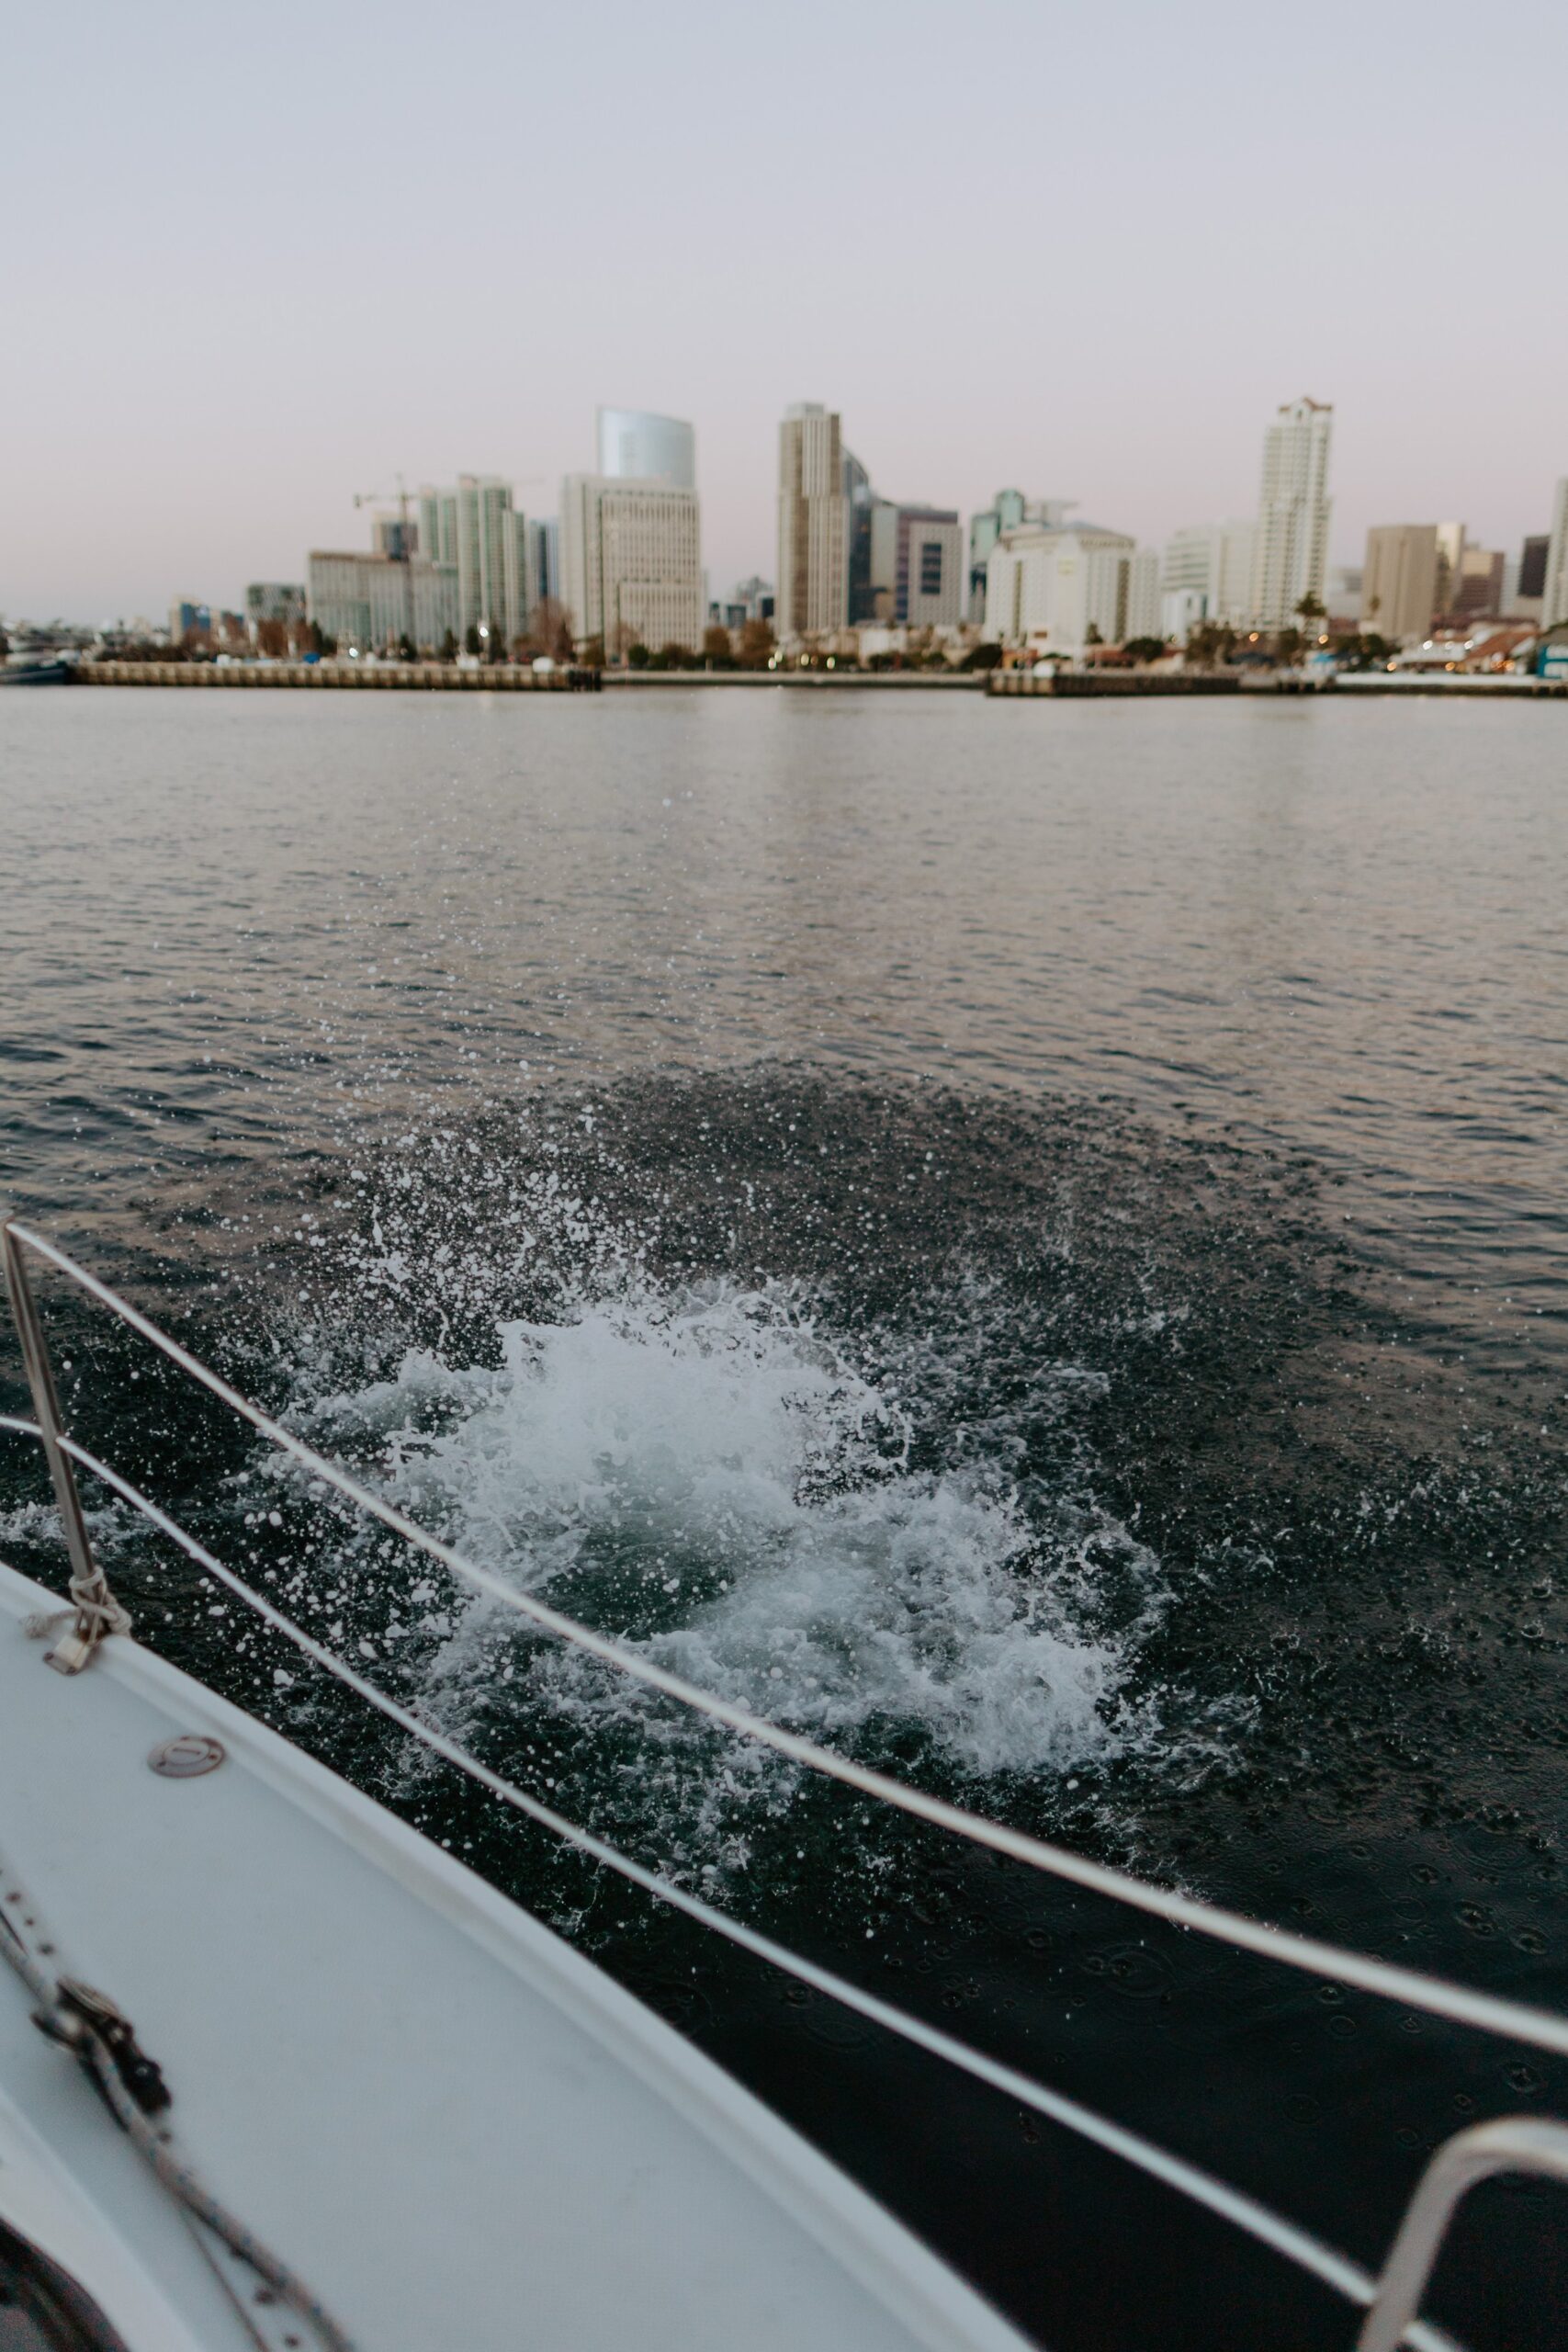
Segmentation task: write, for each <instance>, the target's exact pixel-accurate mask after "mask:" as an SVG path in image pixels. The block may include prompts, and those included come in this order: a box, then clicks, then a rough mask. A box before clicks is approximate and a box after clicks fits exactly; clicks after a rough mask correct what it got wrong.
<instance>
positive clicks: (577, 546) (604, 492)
mask: <svg viewBox="0 0 1568 2352" xmlns="http://www.w3.org/2000/svg"><path fill="white" fill-rule="evenodd" d="M560 571H561V586H560V599H561V602H562V604H563V605H565V606H566V608H567V611H568V613H569V615H570V628H571V631H572V634H573V636H574V637H576V638H578V639H585V638H592V637H597V638H601V639H603V640H604V650H605V651H606V652H607V653H608V654H609V655H610V656H611V658H612V660H615V659H618V658H619V657H620V656H621V655H622V654H624V653H626V651H628V650H630V648H631V647H632V646H633V645H646V646H648V647H649V648H650V649H651V650H653V651H654V652H658V651H659V650H660V649H661V648H662V647H664V646H666V645H680V646H684V647H685V648H686V649H687V650H689V651H692V652H695V650H697V648H698V647H699V646H700V645H701V643H702V632H703V611H704V599H703V565H702V551H701V533H700V528H699V519H698V513H697V496H696V492H695V491H694V490H688V489H682V488H680V487H678V486H677V485H676V484H675V483H673V482H666V481H631V480H629V479H623V478H620V477H607V476H605V475H604V474H569V475H568V476H567V478H566V480H565V481H563V482H562V484H561V508H560Z"/></svg>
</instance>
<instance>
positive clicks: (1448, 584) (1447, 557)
mask: <svg viewBox="0 0 1568 2352" xmlns="http://www.w3.org/2000/svg"><path fill="white" fill-rule="evenodd" d="M1463 557H1464V525H1463V524H1462V523H1439V524H1438V586H1437V593H1436V595H1435V597H1434V599H1433V604H1432V611H1433V614H1434V616H1436V615H1437V614H1438V613H1446V612H1447V611H1448V609H1449V605H1450V602H1451V601H1452V597H1453V587H1454V582H1455V580H1456V579H1457V578H1458V577H1459V568H1460V564H1461V561H1462V560H1463Z"/></svg>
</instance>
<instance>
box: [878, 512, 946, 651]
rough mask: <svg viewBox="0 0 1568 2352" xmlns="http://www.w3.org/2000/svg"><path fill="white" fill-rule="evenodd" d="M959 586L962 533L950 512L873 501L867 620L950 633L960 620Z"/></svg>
mask: <svg viewBox="0 0 1568 2352" xmlns="http://www.w3.org/2000/svg"><path fill="white" fill-rule="evenodd" d="M870 588H871V594H872V597H873V600H874V605H873V610H872V612H871V614H870V615H869V616H868V617H869V618H872V619H875V620H890V621H898V622H904V623H908V624H909V625H910V626H912V627H914V628H954V627H955V626H956V625H957V623H958V622H959V620H961V619H962V617H963V612H964V531H963V527H962V526H961V525H960V523H959V520H958V516H957V515H956V514H955V513H954V511H953V508H952V507H950V506H900V505H898V504H897V503H896V502H895V501H894V500H893V499H891V498H879V499H877V500H876V501H875V503H874V505H873V507H872V510H871V580H870Z"/></svg>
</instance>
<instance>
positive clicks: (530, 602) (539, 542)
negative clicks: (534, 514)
mask: <svg viewBox="0 0 1568 2352" xmlns="http://www.w3.org/2000/svg"><path fill="white" fill-rule="evenodd" d="M517 579H518V594H519V596H520V598H521V601H522V609H523V619H524V623H525V625H526V624H527V623H528V622H529V621H531V620H532V618H533V616H534V615H535V613H536V612H537V610H538V608H539V606H540V605H542V604H544V603H545V602H546V600H547V599H548V600H549V601H550V602H551V603H553V604H559V603H560V602H561V593H560V525H559V524H558V522H557V521H556V519H555V517H554V516H553V515H552V516H551V517H550V518H549V520H548V521H547V522H536V521H534V520H533V519H532V518H530V517H529V516H526V515H518V517H517Z"/></svg>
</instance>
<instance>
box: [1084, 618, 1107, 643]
mask: <svg viewBox="0 0 1568 2352" xmlns="http://www.w3.org/2000/svg"><path fill="white" fill-rule="evenodd" d="M1083 641H1084V643H1085V644H1086V645H1103V644H1104V642H1105V639H1103V638H1102V637H1101V635H1100V630H1099V628H1098V626H1097V625H1096V623H1095V622H1093V621H1090V623H1089V627H1088V628H1086V629H1085V631H1084V633H1083Z"/></svg>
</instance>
